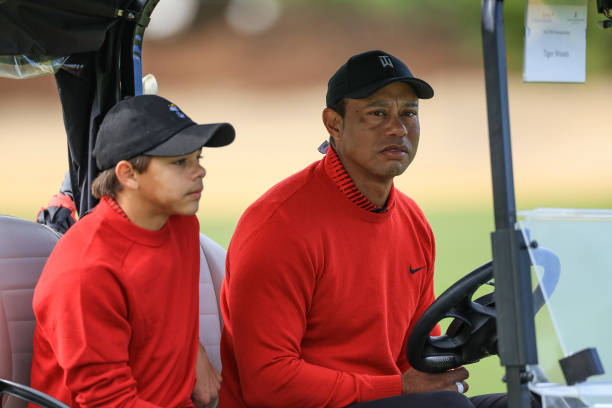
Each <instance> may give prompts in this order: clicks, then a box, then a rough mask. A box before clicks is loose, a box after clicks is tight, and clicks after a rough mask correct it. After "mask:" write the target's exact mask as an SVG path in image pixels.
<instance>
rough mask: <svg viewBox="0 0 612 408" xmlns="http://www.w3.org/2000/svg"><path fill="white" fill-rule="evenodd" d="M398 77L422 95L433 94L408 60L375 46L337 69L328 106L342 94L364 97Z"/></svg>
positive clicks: (330, 83)
mask: <svg viewBox="0 0 612 408" xmlns="http://www.w3.org/2000/svg"><path fill="white" fill-rule="evenodd" d="M397 81H401V82H406V83H408V84H410V85H412V87H413V88H414V91H415V92H416V94H417V96H418V97H419V98H421V99H429V98H431V97H433V95H434V91H433V88H432V87H431V86H430V85H429V84H428V83H427V82H425V81H423V80H422V79H419V78H415V77H414V76H413V75H412V72H410V70H409V69H408V67H407V66H406V64H404V63H403V62H402V61H400V60H399V59H397V58H395V57H394V56H393V55H391V54H388V53H386V52H384V51H379V50H375V51H368V52H364V53H361V54H357V55H353V56H352V57H351V58H349V60H348V61H346V63H345V64H344V65H342V66H341V67H340V68H339V69H338V71H336V73H335V74H334V75H333V76H332V77H331V79H330V80H329V83H328V84H327V96H326V102H327V106H328V107H331V106H335V105H336V104H337V103H338V102H340V101H341V100H342V99H343V98H352V99H360V98H365V97H367V96H370V95H371V94H373V93H374V92H376V91H377V90H379V89H380V88H382V87H383V86H386V85H389V84H390V83H392V82H397Z"/></svg>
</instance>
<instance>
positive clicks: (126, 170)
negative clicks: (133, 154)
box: [115, 160, 138, 190]
mask: <svg viewBox="0 0 612 408" xmlns="http://www.w3.org/2000/svg"><path fill="white" fill-rule="evenodd" d="M115 176H116V177H117V180H119V183H121V185H122V186H123V187H124V188H127V189H130V190H136V189H137V188H138V177H137V175H136V171H135V170H134V167H132V164H131V163H130V162H129V161H127V160H121V161H120V162H119V163H117V164H116V165H115Z"/></svg>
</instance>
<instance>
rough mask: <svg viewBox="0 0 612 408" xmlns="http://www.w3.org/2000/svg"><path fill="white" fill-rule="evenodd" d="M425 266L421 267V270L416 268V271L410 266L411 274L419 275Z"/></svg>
mask: <svg viewBox="0 0 612 408" xmlns="http://www.w3.org/2000/svg"><path fill="white" fill-rule="evenodd" d="M423 268H424V266H421V267H420V268H416V269H412V266H410V273H413V274H414V273H417V272H418V271H420V270H421V269H423Z"/></svg>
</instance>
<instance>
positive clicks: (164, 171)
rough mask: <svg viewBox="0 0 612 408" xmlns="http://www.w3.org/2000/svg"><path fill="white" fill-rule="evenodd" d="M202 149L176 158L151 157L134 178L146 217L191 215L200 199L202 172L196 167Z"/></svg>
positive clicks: (200, 168) (199, 167)
mask: <svg viewBox="0 0 612 408" xmlns="http://www.w3.org/2000/svg"><path fill="white" fill-rule="evenodd" d="M201 154H202V149H200V150H196V151H195V152H193V153H190V154H187V155H184V156H178V157H152V158H151V162H150V163H149V167H148V168H147V170H146V171H144V172H143V173H140V174H138V176H137V177H138V186H139V187H138V195H139V196H140V197H139V198H140V200H139V201H140V202H141V204H142V205H144V206H145V207H146V210H148V212H149V213H150V214H157V215H166V216H170V215H175V214H178V215H193V214H195V213H196V211H197V210H198V206H199V201H200V196H201V195H202V188H203V184H202V179H203V178H204V176H205V175H206V170H205V169H204V167H202V166H201V165H200V159H201V157H202V156H201Z"/></svg>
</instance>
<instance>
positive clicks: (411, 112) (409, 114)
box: [403, 111, 417, 118]
mask: <svg viewBox="0 0 612 408" xmlns="http://www.w3.org/2000/svg"><path fill="white" fill-rule="evenodd" d="M403 115H404V116H408V117H409V118H410V117H413V116H416V115H417V113H416V112H414V111H406V112H404V113H403Z"/></svg>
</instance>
